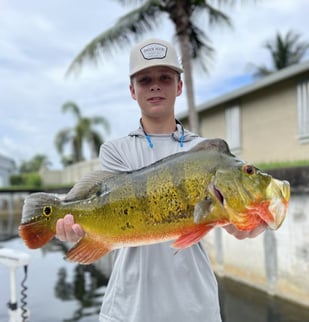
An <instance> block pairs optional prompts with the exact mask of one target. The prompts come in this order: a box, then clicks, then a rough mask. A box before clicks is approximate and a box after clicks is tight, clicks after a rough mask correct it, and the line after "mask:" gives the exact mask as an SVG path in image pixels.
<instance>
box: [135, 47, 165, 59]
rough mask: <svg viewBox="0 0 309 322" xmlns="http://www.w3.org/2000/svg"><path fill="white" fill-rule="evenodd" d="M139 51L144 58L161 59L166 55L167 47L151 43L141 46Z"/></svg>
mask: <svg viewBox="0 0 309 322" xmlns="http://www.w3.org/2000/svg"><path fill="white" fill-rule="evenodd" d="M141 53H142V55H143V57H144V58H145V59H149V60H150V59H163V58H165V57H166V53H167V47H166V46H164V45H161V44H156V43H152V44H149V45H146V46H144V47H143V48H141Z"/></svg>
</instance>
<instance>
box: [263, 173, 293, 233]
mask: <svg viewBox="0 0 309 322" xmlns="http://www.w3.org/2000/svg"><path fill="white" fill-rule="evenodd" d="M267 190H268V191H269V194H272V193H274V191H275V192H276V197H273V198H272V199H271V202H270V204H269V207H268V209H269V211H270V213H271V214H272V217H273V221H268V222H267V224H268V226H269V228H271V229H274V230H275V229H278V228H279V227H280V226H281V225H282V223H283V221H284V219H285V216H286V212H287V207H288V202H289V199H290V184H289V182H288V181H285V180H284V181H280V180H277V179H273V180H272V182H271V184H270V185H269V187H268V188H267ZM268 191H267V192H268Z"/></svg>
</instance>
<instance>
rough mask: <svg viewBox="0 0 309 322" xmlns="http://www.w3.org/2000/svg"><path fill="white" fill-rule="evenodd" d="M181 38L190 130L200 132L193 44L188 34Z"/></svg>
mask: <svg viewBox="0 0 309 322" xmlns="http://www.w3.org/2000/svg"><path fill="white" fill-rule="evenodd" d="M179 40H180V50H181V56H182V65H183V69H184V84H185V91H186V95H187V104H188V118H189V128H190V131H192V132H194V133H197V134H199V132H200V127H199V120H198V113H197V111H196V108H195V99H194V92H193V88H194V84H193V77H192V66H191V45H190V40H189V38H188V37H187V36H181V37H179Z"/></svg>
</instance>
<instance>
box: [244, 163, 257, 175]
mask: <svg viewBox="0 0 309 322" xmlns="http://www.w3.org/2000/svg"><path fill="white" fill-rule="evenodd" d="M243 171H244V173H246V174H249V175H252V174H255V168H254V166H252V165H248V164H246V165H244V167H243Z"/></svg>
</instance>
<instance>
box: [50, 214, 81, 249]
mask: <svg viewBox="0 0 309 322" xmlns="http://www.w3.org/2000/svg"><path fill="white" fill-rule="evenodd" d="M84 235H85V232H84V230H83V229H82V227H81V226H80V225H79V224H75V223H74V217H73V216H72V215H71V214H68V215H65V216H64V218H62V219H58V221H57V223H56V237H57V238H58V239H59V240H61V241H69V242H73V243H75V242H77V241H78V240H80V239H81V238H82V237H83V236H84Z"/></svg>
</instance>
